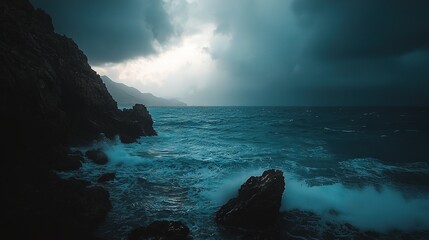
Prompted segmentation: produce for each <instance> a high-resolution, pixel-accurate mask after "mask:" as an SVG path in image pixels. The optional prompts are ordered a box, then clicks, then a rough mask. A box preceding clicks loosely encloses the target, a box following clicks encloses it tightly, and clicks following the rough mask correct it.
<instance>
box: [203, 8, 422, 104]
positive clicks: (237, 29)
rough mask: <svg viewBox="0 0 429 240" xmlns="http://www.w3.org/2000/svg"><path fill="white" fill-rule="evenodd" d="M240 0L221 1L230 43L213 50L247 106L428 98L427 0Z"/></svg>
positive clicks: (221, 23) (221, 25)
mask: <svg viewBox="0 0 429 240" xmlns="http://www.w3.org/2000/svg"><path fill="white" fill-rule="evenodd" d="M234 3H235V5H234V6H233V7H232V6H230V8H229V7H225V6H227V5H228V4H227V3H226V2H224V4H216V6H217V7H218V9H217V12H216V13H215V14H214V15H213V17H214V18H215V19H216V20H215V21H216V22H217V23H218V30H217V32H218V34H225V35H230V41H229V42H228V47H227V49H222V51H218V50H217V49H211V50H210V51H211V54H212V56H213V57H214V58H215V59H216V60H217V61H218V62H219V64H220V65H221V66H222V67H223V68H224V69H227V72H229V73H230V78H231V81H235V83H234V87H236V89H235V90H234V91H233V92H235V93H236V95H232V97H234V98H237V97H238V98H239V99H240V100H241V102H240V104H250V105H255V104H256V105H258V104H263V105H265V104H267V105H273V104H274V105H276V104H280V105H284V104H286V105H338V104H344V105H362V104H363V105H368V104H370V105H403V104H412V105H415V104H417V105H419V104H428V103H429V94H428V91H429V71H428V69H427V67H426V66H429V65H428V64H429V51H428V50H429V48H428V47H429V15H428V14H427V10H428V9H429V3H428V2H427V1H391V0H388V1H387V0H386V1H370V0H364V1H362V0H350V1H338V0H330V1H311V0H295V1H283V0H268V1H235V2H234ZM211 7H213V6H211ZM234 100H237V99H234Z"/></svg>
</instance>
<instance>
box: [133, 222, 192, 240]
mask: <svg viewBox="0 0 429 240" xmlns="http://www.w3.org/2000/svg"><path fill="white" fill-rule="evenodd" d="M189 232H190V231H189V228H188V227H187V226H186V225H184V224H183V223H181V222H177V221H155V222H153V223H151V224H149V226H147V227H139V228H136V229H134V230H133V231H132V232H131V233H130V234H129V235H128V239H130V240H145V239H163V240H187V239H191V238H190V237H189V236H188V235H189Z"/></svg>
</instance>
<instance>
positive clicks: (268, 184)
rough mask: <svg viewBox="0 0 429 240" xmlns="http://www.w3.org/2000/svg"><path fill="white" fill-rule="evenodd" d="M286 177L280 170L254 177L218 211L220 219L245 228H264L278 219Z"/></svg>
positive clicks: (224, 223) (219, 220) (217, 218)
mask: <svg viewBox="0 0 429 240" xmlns="http://www.w3.org/2000/svg"><path fill="white" fill-rule="evenodd" d="M284 189H285V181H284V177H283V172H282V171H280V170H274V169H271V170H267V171H265V172H264V173H263V174H262V176H259V177H254V176H252V177H250V178H249V179H248V180H247V181H246V182H245V183H244V184H243V185H241V188H240V190H239V191H238V196H237V197H236V198H233V199H231V200H229V201H228V202H227V203H226V204H225V205H223V206H222V207H221V208H220V209H219V211H217V213H216V217H215V220H216V222H217V223H219V224H222V225H225V226H233V227H242V228H264V227H269V226H272V225H273V224H275V223H276V222H277V221H278V217H279V209H280V206H281V200H282V195H283V191H284Z"/></svg>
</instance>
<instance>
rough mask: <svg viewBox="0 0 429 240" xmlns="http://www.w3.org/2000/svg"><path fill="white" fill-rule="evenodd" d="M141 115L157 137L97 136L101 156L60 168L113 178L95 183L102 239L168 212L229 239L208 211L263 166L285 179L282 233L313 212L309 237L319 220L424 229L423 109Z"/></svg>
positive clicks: (206, 234) (428, 128) (428, 174)
mask: <svg viewBox="0 0 429 240" xmlns="http://www.w3.org/2000/svg"><path fill="white" fill-rule="evenodd" d="M149 110H150V112H151V114H152V117H153V119H154V120H155V125H154V127H155V129H156V130H157V132H158V134H159V136H157V137H145V138H141V139H140V141H139V143H135V144H120V143H118V141H116V142H115V141H113V142H109V141H100V142H96V143H94V145H95V146H98V147H102V148H103V149H104V150H105V151H106V153H107V155H108V156H109V158H110V162H109V163H108V164H107V165H105V166H97V165H95V164H93V163H90V162H87V163H85V164H84V167H83V168H82V169H80V170H78V171H76V172H72V173H68V174H67V175H65V177H68V176H70V175H73V176H74V177H79V178H84V179H88V180H90V181H92V182H93V184H96V179H97V177H98V176H99V175H100V174H101V173H105V172H112V171H114V172H116V174H117V175H116V176H117V177H116V180H114V181H113V182H109V183H105V184H103V186H104V187H105V188H106V189H108V190H109V192H110V194H111V200H112V204H113V209H112V211H111V212H110V213H109V215H108V217H107V220H106V222H105V223H104V224H103V225H102V226H100V228H99V229H98V233H99V235H100V236H101V237H104V238H107V239H121V238H122V239H126V236H127V233H128V232H129V231H130V230H131V229H132V228H134V227H136V226H142V225H146V224H148V223H150V222H151V221H154V220H160V219H171V220H180V221H183V222H184V223H186V224H187V225H188V226H189V227H190V228H191V231H192V236H193V237H194V238H195V239H226V238H233V237H231V235H228V234H227V233H225V232H224V230H222V229H220V228H218V227H217V226H216V224H215V223H214V221H213V216H214V213H215V211H216V210H217V209H218V208H219V206H221V205H222V204H224V203H225V202H226V201H227V200H228V199H229V198H231V197H233V196H234V195H235V194H236V193H237V190H238V188H239V186H240V185H241V184H242V183H243V182H244V181H245V180H246V179H247V178H248V177H250V176H251V175H260V174H261V173H262V172H263V171H264V170H265V169H269V168H276V169H281V170H283V171H284V173H285V178H286V190H285V193H284V196H283V203H282V209H281V210H282V211H283V212H285V214H284V218H285V223H284V226H281V228H280V229H282V230H281V231H283V232H284V233H282V236H288V237H297V238H299V237H300V236H297V234H298V235H299V231H298V233H293V232H289V231H288V225H287V224H286V222H287V218H288V214H287V212H289V213H290V212H292V213H293V212H294V211H291V210H293V209H298V210H300V213H306V212H307V213H310V212H311V214H313V213H314V215H311V216H307V218H309V219H310V220H311V219H312V218H316V219H317V221H316V222H317V223H316V226H310V228H312V229H313V230H312V233H313V235H314V236H316V237H317V236H320V235H317V234H318V233H317V232H318V231H325V230H323V229H318V228H323V226H322V225H323V224H321V222H325V223H326V222H330V223H333V224H340V225H341V224H345V223H349V224H351V225H353V226H354V227H356V228H358V229H361V230H362V231H377V232H381V233H389V232H391V231H401V232H416V231H417V232H420V234H423V238H424V237H426V236H428V235H424V234H427V230H428V229H429V214H427V213H428V212H429V159H428V147H429V146H428V143H429V125H428V124H427V123H428V122H429V112H428V110H427V109H409V108H408V109H407V108H402V109H398V108H388V109H380V108H281V107H185V108H150V109H149ZM89 147H94V146H88V147H86V148H81V150H83V151H85V150H86V149H88V148H89ZM304 215H305V214H304ZM309 219H307V220H305V221H303V222H304V223H301V224H306V225H310V224H311V221H310V220H309ZM289 220H290V219H289ZM294 221H295V220H294ZM296 223H297V224H299V221H296ZM282 224H283V223H282ZM328 226H331V225H328ZM346 226H349V225H347V224H346ZM325 227H326V225H325ZM353 229H354V228H353ZM345 234H347V233H345ZM303 235H306V234H303ZM307 237H308V236H307Z"/></svg>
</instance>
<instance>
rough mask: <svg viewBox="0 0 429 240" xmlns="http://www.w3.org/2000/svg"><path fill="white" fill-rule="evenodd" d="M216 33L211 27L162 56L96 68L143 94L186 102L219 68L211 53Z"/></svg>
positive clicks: (164, 50) (162, 50)
mask: <svg viewBox="0 0 429 240" xmlns="http://www.w3.org/2000/svg"><path fill="white" fill-rule="evenodd" d="M214 32H215V26H214V25H209V24H207V25H205V26H203V28H202V29H201V31H200V32H197V33H194V34H192V35H189V36H185V37H184V38H183V39H182V41H181V42H180V43H178V44H174V46H169V47H168V48H166V49H161V50H160V51H159V52H160V53H159V54H158V55H155V56H150V57H139V58H136V59H131V60H128V61H125V62H121V63H108V64H103V65H100V66H92V68H93V69H94V70H95V71H96V72H97V73H98V74H100V75H107V76H108V77H110V78H111V79H112V80H113V81H116V82H121V83H124V84H126V85H128V86H131V87H135V88H137V89H139V90H140V91H141V92H150V93H153V94H155V95H157V96H160V97H169V98H171V97H174V98H178V99H183V98H186V97H187V96H189V95H192V94H193V93H194V92H195V91H197V90H200V89H202V88H205V87H206V86H207V84H208V81H209V80H208V79H209V75H210V73H211V72H213V70H214V68H215V64H214V60H213V59H212V57H211V55H210V53H209V52H208V49H209V48H210V44H211V41H212V39H213V35H214V34H215V33H214Z"/></svg>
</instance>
